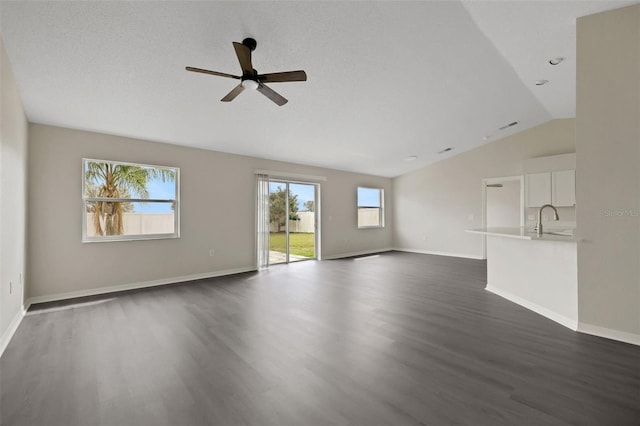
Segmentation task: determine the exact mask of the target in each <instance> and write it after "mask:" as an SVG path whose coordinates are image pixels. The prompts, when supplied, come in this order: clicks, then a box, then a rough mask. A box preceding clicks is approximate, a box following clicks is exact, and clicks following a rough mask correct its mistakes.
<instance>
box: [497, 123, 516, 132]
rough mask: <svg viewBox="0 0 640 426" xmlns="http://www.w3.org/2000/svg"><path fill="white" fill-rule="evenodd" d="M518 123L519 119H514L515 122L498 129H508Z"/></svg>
mask: <svg viewBox="0 0 640 426" xmlns="http://www.w3.org/2000/svg"><path fill="white" fill-rule="evenodd" d="M516 124H518V122H517V121H514V122H512V123H509V124H507V125H506V126H502V127H500V128H499V129H498V130H505V129H508V128H509V127H513V126H515V125H516Z"/></svg>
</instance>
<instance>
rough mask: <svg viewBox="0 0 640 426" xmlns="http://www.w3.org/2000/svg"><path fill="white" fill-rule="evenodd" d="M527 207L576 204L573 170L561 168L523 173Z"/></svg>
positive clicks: (569, 205)
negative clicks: (543, 171)
mask: <svg viewBox="0 0 640 426" xmlns="http://www.w3.org/2000/svg"><path fill="white" fill-rule="evenodd" d="M525 190H526V196H527V207H540V206H543V205H545V204H553V205H554V206H556V207H573V206H575V205H576V174H575V170H561V171H555V172H545V173H531V174H528V175H525Z"/></svg>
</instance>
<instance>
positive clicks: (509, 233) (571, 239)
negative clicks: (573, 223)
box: [466, 227, 576, 243]
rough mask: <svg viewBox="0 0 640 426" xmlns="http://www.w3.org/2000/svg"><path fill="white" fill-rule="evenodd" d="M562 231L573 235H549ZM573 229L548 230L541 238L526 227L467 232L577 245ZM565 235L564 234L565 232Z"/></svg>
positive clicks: (479, 229)
mask: <svg viewBox="0 0 640 426" xmlns="http://www.w3.org/2000/svg"><path fill="white" fill-rule="evenodd" d="M560 231H571V235H557V234H549V233H548V232H560ZM573 231H575V230H573V229H571V230H565V229H554V228H548V229H545V230H544V232H545V233H544V234H542V235H541V236H538V235H536V231H533V230H531V229H530V228H524V227H519V228H516V227H513V228H477V229H467V230H466V232H470V233H472V234H482V235H491V236H494V237H505V238H517V239H520V240H538V241H562V242H566V243H575V242H576V239H575V236H574V234H573ZM563 233H564V232H563Z"/></svg>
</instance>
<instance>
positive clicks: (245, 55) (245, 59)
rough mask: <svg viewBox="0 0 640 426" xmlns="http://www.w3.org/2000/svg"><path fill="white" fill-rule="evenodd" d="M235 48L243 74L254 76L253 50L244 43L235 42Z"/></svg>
mask: <svg viewBox="0 0 640 426" xmlns="http://www.w3.org/2000/svg"><path fill="white" fill-rule="evenodd" d="M233 48H234V49H235V50H236V55H237V56H238V61H239V62H240V68H242V73H243V74H250V75H253V65H252V64H251V49H249V48H248V47H247V46H245V45H244V44H242V43H236V42H235V41H234V42H233Z"/></svg>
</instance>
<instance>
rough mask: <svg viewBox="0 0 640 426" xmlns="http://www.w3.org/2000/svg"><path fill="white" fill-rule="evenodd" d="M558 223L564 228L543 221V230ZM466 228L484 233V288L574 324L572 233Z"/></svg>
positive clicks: (575, 282) (575, 286)
mask: <svg viewBox="0 0 640 426" xmlns="http://www.w3.org/2000/svg"><path fill="white" fill-rule="evenodd" d="M563 229H564V230H567V228H562V229H557V228H556V229H554V228H552V227H549V228H548V229H547V232H559V231H561V230H563ZM467 232H469V233H473V234H480V235H484V236H485V237H486V247H487V287H486V289H487V290H488V291H490V292H492V293H494V294H497V295H498V296H502V297H504V298H505V299H507V300H510V301H511V302H514V303H517V304H519V305H521V306H524V307H525V308H528V309H531V310H532V311H535V312H537V313H539V314H541V315H544V316H546V317H547V318H549V319H552V320H554V321H556V322H559V323H560V324H562V325H564V326H566V327H569V328H571V329H573V330H576V328H577V325H578V262H577V244H576V242H577V241H576V239H575V237H574V236H573V235H554V234H548V233H545V234H542V235H541V236H537V235H536V232H535V231H533V230H531V228H523V227H519V228H483V229H469V230H467ZM531 241H535V242H534V243H532V242H531ZM567 243H572V244H567Z"/></svg>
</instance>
